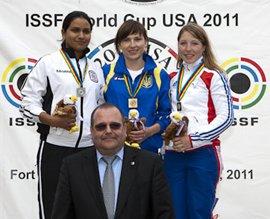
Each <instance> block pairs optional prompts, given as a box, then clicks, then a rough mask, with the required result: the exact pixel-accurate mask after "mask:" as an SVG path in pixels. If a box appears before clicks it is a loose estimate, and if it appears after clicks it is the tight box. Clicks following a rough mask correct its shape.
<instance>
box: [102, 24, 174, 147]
mask: <svg viewBox="0 0 270 219" xmlns="http://www.w3.org/2000/svg"><path fill="white" fill-rule="evenodd" d="M114 43H115V47H116V50H117V52H118V54H119V58H118V60H117V61H116V63H112V64H110V65H105V66H104V67H103V72H104V77H105V83H106V86H105V87H106V88H105V90H104V98H105V100H106V101H107V102H109V103H112V104H114V105H116V106H117V107H119V108H120V109H121V110H122V112H123V113H124V115H125V116H126V117H128V113H129V110H130V109H137V110H138V111H139V114H140V117H145V118H146V128H145V130H140V131H132V132H131V133H130V136H129V137H130V138H131V139H133V140H135V141H139V142H141V144H140V147H141V148H142V149H146V150H149V151H152V152H158V149H159V148H160V147H161V146H162V137H161V133H162V132H163V131H164V129H165V128H166V126H167V125H168V123H169V120H168V114H169V113H170V111H171V109H170V99H169V83H170V82H169V76H168V74H167V73H166V71H165V70H163V69H161V68H160V67H157V65H156V63H155V62H154V60H153V59H152V57H151V56H149V55H148V54H146V49H147V45H148V37H147V33H146V30H145V28H144V26H143V25H142V24H141V23H139V22H137V21H134V20H128V21H125V22H124V23H123V24H122V25H121V27H120V28H119V29H118V31H117V34H116V37H115V42H114Z"/></svg>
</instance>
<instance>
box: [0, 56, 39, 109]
mask: <svg viewBox="0 0 270 219" xmlns="http://www.w3.org/2000/svg"><path fill="white" fill-rule="evenodd" d="M36 62H37V60H35V59H33V58H17V59H15V60H13V61H12V62H11V63H10V64H9V65H8V66H7V68H6V69H5V70H4V71H3V72H2V74H1V90H2V93H3V95H4V97H5V99H6V100H7V101H8V102H9V103H10V104H11V105H13V106H14V107H17V108H19V106H20V101H21V92H20V90H21V89H22V86H23V83H24V81H25V79H26V77H27V75H28V74H29V72H30V70H31V69H32V68H33V66H34V65H35V64H36Z"/></svg>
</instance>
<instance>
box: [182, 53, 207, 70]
mask: <svg viewBox="0 0 270 219" xmlns="http://www.w3.org/2000/svg"><path fill="white" fill-rule="evenodd" d="M202 62H203V57H202V56H201V57H200V58H199V59H197V61H195V62H194V63H191V64H187V63H186V62H184V61H183V66H184V69H185V71H191V72H194V69H196V68H197V67H198V66H199V65H200V64H201V63H202Z"/></svg>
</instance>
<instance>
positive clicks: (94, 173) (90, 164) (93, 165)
mask: <svg viewBox="0 0 270 219" xmlns="http://www.w3.org/2000/svg"><path fill="white" fill-rule="evenodd" d="M88 152H89V153H87V154H85V157H84V161H83V166H82V168H83V174H84V176H85V180H86V184H87V185H88V188H89V190H90V192H91V194H93V197H94V198H93V199H94V202H95V203H96V205H97V208H98V209H100V211H99V212H100V213H101V214H102V212H104V213H105V215H103V217H106V208H105V205H104V201H103V195H102V190H101V186H100V179H99V172H98V165H97V157H96V150H95V147H90V150H89V151H88Z"/></svg>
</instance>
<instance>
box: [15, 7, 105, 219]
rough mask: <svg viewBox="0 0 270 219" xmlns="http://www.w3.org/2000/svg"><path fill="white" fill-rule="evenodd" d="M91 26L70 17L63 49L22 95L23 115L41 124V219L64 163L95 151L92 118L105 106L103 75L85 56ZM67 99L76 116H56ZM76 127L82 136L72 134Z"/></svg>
mask: <svg viewBox="0 0 270 219" xmlns="http://www.w3.org/2000/svg"><path fill="white" fill-rule="evenodd" d="M91 31H92V23H91V20H90V18H89V17H88V15H87V14H86V13H84V12H81V11H73V12H71V13H69V14H68V15H67V16H66V17H65V19H64V21H63V25H62V38H63V40H62V45H61V49H59V50H57V51H56V52H54V53H52V54H49V55H46V56H44V57H42V58H41V59H40V60H39V61H38V63H37V64H36V66H35V67H34V68H33V69H32V71H31V73H30V74H29V76H28V78H27V80H26V83H25V85H24V87H23V89H22V91H21V94H22V102H21V108H20V111H21V113H22V115H23V116H24V117H26V118H28V119H30V120H33V121H35V122H37V123H38V130H37V131H38V132H39V133H40V145H39V150H38V155H37V166H38V177H39V179H38V192H39V194H38V200H39V209H40V218H42V219H44V218H46V219H49V218H51V210H52V207H53V201H54V194H55V191H56V186H57V182H58V175H59V171H60V166H61V163H62V159H63V158H64V157H66V156H67V155H69V154H73V153H76V152H78V151H80V150H82V149H84V148H86V147H89V146H90V145H92V140H91V133H90V115H91V112H92V110H94V109H95V108H96V106H97V105H98V104H99V103H100V102H103V95H102V91H101V90H102V87H103V85H104V79H103V73H102V69H101V68H99V67H98V66H97V65H96V64H94V62H92V61H90V60H89V59H88V58H87V56H86V54H87V53H88V52H89V49H88V48H87V47H88V44H89V42H90V39H91ZM67 94H69V95H72V96H76V97H77V102H76V103H75V105H76V106H75V107H74V108H75V109H76V113H75V112H73V113H71V114H70V115H69V116H65V117H63V116H59V115H56V114H54V111H55V109H56V107H57V106H58V105H59V103H60V102H61V100H63V99H64V98H65V96H66V95H67ZM75 124H77V125H78V127H79V131H77V132H73V133H71V132H70V129H71V127H73V126H74V125H75Z"/></svg>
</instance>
